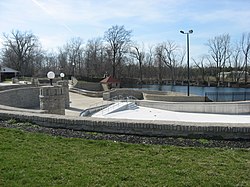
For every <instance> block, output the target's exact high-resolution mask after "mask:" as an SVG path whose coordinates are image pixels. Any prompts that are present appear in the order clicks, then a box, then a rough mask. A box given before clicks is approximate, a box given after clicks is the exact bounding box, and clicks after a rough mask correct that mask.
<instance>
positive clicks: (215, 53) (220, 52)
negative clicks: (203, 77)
mask: <svg viewBox="0 0 250 187" xmlns="http://www.w3.org/2000/svg"><path fill="white" fill-rule="evenodd" d="M229 45H230V36H229V34H224V35H220V36H216V37H214V38H213V39H209V40H208V43H207V46H208V47H209V53H210V55H211V57H212V59H213V60H214V62H215V64H216V81H217V85H219V82H220V77H221V72H222V71H223V69H224V67H225V65H226V62H227V60H228V59H229V57H230V53H229V50H230V49H229V47H230V46H229ZM222 76H223V79H224V74H223V75H222Z"/></svg>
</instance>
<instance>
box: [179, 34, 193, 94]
mask: <svg viewBox="0 0 250 187" xmlns="http://www.w3.org/2000/svg"><path fill="white" fill-rule="evenodd" d="M193 32H194V31H193V30H189V31H188V32H184V31H180V33H181V34H186V35H187V68H188V72H187V73H188V88H187V95H188V96H189V93H190V80H189V78H190V75H189V34H192V33H193Z"/></svg>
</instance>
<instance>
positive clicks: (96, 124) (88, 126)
mask: <svg viewBox="0 0 250 187" xmlns="http://www.w3.org/2000/svg"><path fill="white" fill-rule="evenodd" d="M0 119H17V120H21V121H29V122H33V123H36V124H38V125H41V126H46V127H53V128H66V129H73V130H84V131H93V132H105V133H119V134H136V135H144V136H175V137H192V138H216V139H248V140H249V139H250V123H248V124H232V123H230V124H224V123H217V124H216V123H187V122H167V121H165V122H164V121H142V120H140V121H139V120H138V121H136V120H119V119H99V118H98V119H97V118H89V117H69V116H60V115H51V114H35V113H27V112H18V111H16V112H15V113H13V112H10V111H4V110H0Z"/></svg>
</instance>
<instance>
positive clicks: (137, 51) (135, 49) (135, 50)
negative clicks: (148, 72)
mask: <svg viewBox="0 0 250 187" xmlns="http://www.w3.org/2000/svg"><path fill="white" fill-rule="evenodd" d="M130 53H131V55H132V57H133V58H135V59H136V60H137V61H138V64H139V72H140V73H139V74H140V75H139V76H140V83H142V65H143V61H144V58H145V52H144V49H143V45H142V47H139V45H138V44H135V45H133V46H132V49H131V52H130Z"/></svg>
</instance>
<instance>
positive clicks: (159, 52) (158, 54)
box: [155, 44, 164, 84]
mask: <svg viewBox="0 0 250 187" xmlns="http://www.w3.org/2000/svg"><path fill="white" fill-rule="evenodd" d="M163 56H164V45H163V44H158V45H157V46H156V47H155V64H156V66H157V67H158V80H159V81H158V82H159V83H160V84H162V71H163V60H162V59H163Z"/></svg>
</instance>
